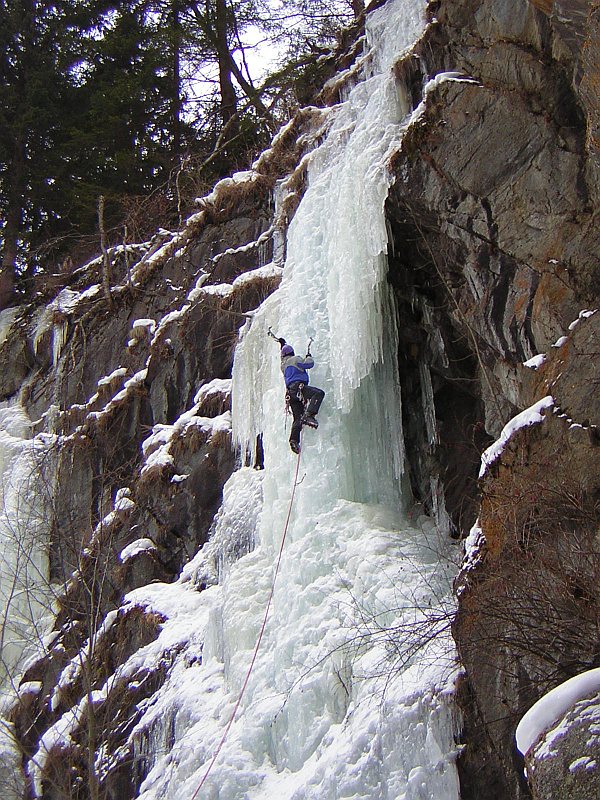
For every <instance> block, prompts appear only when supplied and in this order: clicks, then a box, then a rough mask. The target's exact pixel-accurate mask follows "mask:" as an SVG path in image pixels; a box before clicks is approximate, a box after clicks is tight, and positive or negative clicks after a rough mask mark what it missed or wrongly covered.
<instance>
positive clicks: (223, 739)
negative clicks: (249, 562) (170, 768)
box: [190, 453, 300, 800]
mask: <svg viewBox="0 0 600 800" xmlns="http://www.w3.org/2000/svg"><path fill="white" fill-rule="evenodd" d="M299 471H300V453H298V458H297V459H296V472H295V474H294V486H293V488H292V496H291V498H290V505H289V507H288V512H287V517H286V520H285V525H284V526H283V536H282V537H281V545H280V547H279V555H278V556H277V563H276V564H275V572H274V573H273V581H272V583H271V592H270V594H269V599H268V600H267V607H266V608H265V615H264V618H263V621H262V626H261V628H260V633H259V634H258V639H257V640H256V645H255V646H254V653H253V654H252V660H251V661H250V666H249V667H248V672H247V673H246V677H245V678H244V683H243V684H242V689H241V691H240V694H239V697H238V699H237V701H236V704H235V707H234V709H233V712H232V714H231V717H230V718H229V722H228V723H227V727H226V728H225V731H224V733H223V736H222V737H221V741H220V742H219V746H218V747H217V749H216V750H215V754H214V755H213V757H212V759H211V761H210V764H209V765H208V767H207V770H206V772H205V773H204V775H203V777H202V780H201V781H200V783H199V784H198V788H197V789H196V791H195V792H194V794H193V795H192V796H191V798H190V800H195V798H196V797H197V795H198V792H199V791H200V789H201V788H202V787H203V786H204V783H205V781H206V779H207V778H208V776H209V775H210V772H211V770H212V768H213V766H214V763H215V761H216V760H217V758H218V757H219V753H220V752H221V749H222V747H223V745H224V744H225V740H226V739H227V736H228V735H229V731H230V729H231V726H232V725H233V721H234V720H235V715H236V714H237V712H238V709H239V707H240V704H241V702H242V698H243V696H244V692H245V691H246V687H247V686H248V681H249V680H250V675H251V674H252V670H253V668H254V664H255V662H256V657H257V655H258V649H259V647H260V643H261V642H262V638H263V636H264V633H265V629H266V627H267V618H268V616H269V610H270V608H271V601H272V600H273V594H274V593H275V581H276V580H277V575H278V573H279V566H280V564H281V557H282V555H283V546H284V544H285V538H286V536H287V532H288V526H289V524H290V517H291V515H292V506H293V504H294V496H295V494H296V487H297V486H298V473H299Z"/></svg>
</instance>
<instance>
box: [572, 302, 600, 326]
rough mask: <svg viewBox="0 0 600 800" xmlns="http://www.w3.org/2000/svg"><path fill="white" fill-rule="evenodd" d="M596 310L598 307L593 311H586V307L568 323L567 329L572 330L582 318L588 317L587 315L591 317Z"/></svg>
mask: <svg viewBox="0 0 600 800" xmlns="http://www.w3.org/2000/svg"><path fill="white" fill-rule="evenodd" d="M597 310H598V309H597V308H595V309H594V310H593V311H588V310H586V309H584V310H583V311H580V312H579V316H578V317H577V319H574V320H573V322H571V324H570V325H569V330H570V331H572V330H573V329H574V328H576V327H577V325H579V323H580V322H581V320H582V319H588V317H593V316H594V314H595V313H596V312H597Z"/></svg>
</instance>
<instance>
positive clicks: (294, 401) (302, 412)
mask: <svg viewBox="0 0 600 800" xmlns="http://www.w3.org/2000/svg"><path fill="white" fill-rule="evenodd" d="M278 342H279V344H280V346H281V371H282V372H283V377H284V380H285V385H286V390H287V392H286V399H287V401H288V403H289V406H290V408H291V410H292V414H293V415H294V422H293V423H292V432H291V434H290V447H291V448H292V450H293V451H294V453H299V452H300V431H301V430H302V426H303V425H308V426H309V427H311V428H318V427H319V423H318V422H317V420H316V415H317V413H318V411H319V408H320V407H321V403H322V402H323V398H324V397H325V392H324V391H323V390H322V389H317V387H316V386H309V385H308V372H307V371H306V370H307V369H312V367H314V365H315V361H314V359H313V357H312V356H311V354H310V347H309V348H308V352H307V354H306V355H305V356H304V358H302V356H297V355H295V354H294V348H293V347H292V346H291V345H289V344H287V342H286V341H285V339H278Z"/></svg>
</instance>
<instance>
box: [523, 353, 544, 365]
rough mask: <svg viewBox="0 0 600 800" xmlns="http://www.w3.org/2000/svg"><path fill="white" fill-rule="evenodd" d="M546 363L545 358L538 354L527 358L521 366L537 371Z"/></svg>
mask: <svg viewBox="0 0 600 800" xmlns="http://www.w3.org/2000/svg"><path fill="white" fill-rule="evenodd" d="M545 363H546V356H545V355H544V353H540V354H539V355H537V356H533V357H532V358H529V359H528V360H527V361H524V362H523V366H524V367H527V368H528V369H539V368H540V367H541V366H543V365H544V364H545Z"/></svg>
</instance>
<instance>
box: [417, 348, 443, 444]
mask: <svg viewBox="0 0 600 800" xmlns="http://www.w3.org/2000/svg"><path fill="white" fill-rule="evenodd" d="M419 377H420V381H421V398H422V403H423V416H424V417H425V428H426V430H427V441H428V442H429V444H430V445H434V444H437V443H438V441H439V437H438V431H437V421H436V418H435V403H434V399H433V386H432V384H431V371H430V369H429V365H428V364H426V363H425V361H424V360H421V361H420V362H419Z"/></svg>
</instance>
